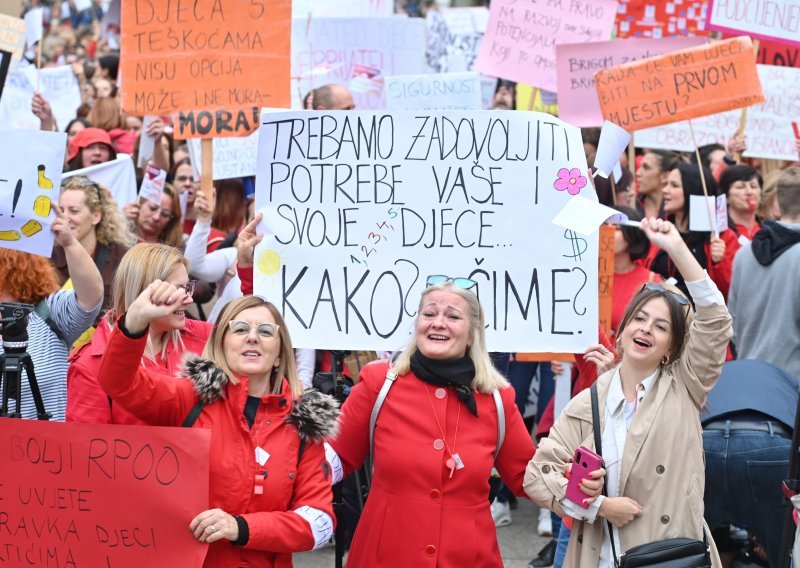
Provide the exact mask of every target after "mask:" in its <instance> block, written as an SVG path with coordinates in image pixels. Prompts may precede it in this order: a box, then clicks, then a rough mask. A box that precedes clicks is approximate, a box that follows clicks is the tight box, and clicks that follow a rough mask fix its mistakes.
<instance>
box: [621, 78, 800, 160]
mask: <svg viewBox="0 0 800 568" xmlns="http://www.w3.org/2000/svg"><path fill="white" fill-rule="evenodd" d="M758 76H759V78H760V79H761V85H762V86H763V87H764V93H765V95H766V97H767V99H766V101H765V102H764V103H762V104H758V105H755V106H753V107H751V108H750V109H749V110H748V113H747V126H746V128H745V132H746V133H747V151H746V152H745V153H744V155H745V156H746V157H753V158H772V159H776V160H792V161H794V160H796V159H797V157H798V156H797V148H796V146H795V138H794V133H793V132H792V125H791V122H792V120H795V119H796V117H798V116H800V69H794V68H792V67H775V66H772V65H759V66H758ZM741 114H742V113H741V112H740V111H730V112H724V113H718V114H713V115H711V116H704V117H700V118H698V119H695V120H692V126H693V127H694V132H695V138H696V139H697V144H698V145H700V146H703V145H705V144H713V143H720V144H723V145H727V142H728V140H729V139H730V138H731V137H733V135H734V134H735V133H736V131H737V129H738V128H739V121H740V119H741ZM636 143H637V144H638V145H640V146H643V147H645V148H656V149H665V150H680V151H693V150H694V145H693V144H692V136H691V133H690V132H689V126H688V125H687V124H686V123H674V124H667V125H664V126H659V127H656V128H647V129H645V130H640V131H638V132H637V133H636Z"/></svg>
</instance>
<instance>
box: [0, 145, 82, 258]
mask: <svg viewBox="0 0 800 568" xmlns="http://www.w3.org/2000/svg"><path fill="white" fill-rule="evenodd" d="M66 147H67V135H66V134H64V133H61V132H42V131H40V130H3V131H0V148H2V152H0V247H3V248H10V249H15V250H21V251H24V252H30V253H34V254H39V255H42V256H47V257H49V256H50V255H51V254H52V252H53V233H52V232H51V231H50V224H51V223H52V220H53V219H54V218H55V212H53V211H52V203H53V202H55V203H58V194H59V190H60V188H61V170H62V168H63V166H64V151H65V149H66Z"/></svg>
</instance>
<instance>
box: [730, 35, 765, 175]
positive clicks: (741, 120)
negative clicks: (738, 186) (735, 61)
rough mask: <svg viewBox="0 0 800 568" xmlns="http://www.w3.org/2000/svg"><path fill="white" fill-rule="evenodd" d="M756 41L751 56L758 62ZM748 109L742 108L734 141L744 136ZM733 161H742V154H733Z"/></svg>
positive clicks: (755, 40)
mask: <svg viewBox="0 0 800 568" xmlns="http://www.w3.org/2000/svg"><path fill="white" fill-rule="evenodd" d="M758 45H759V43H758V40H757V39H754V40H753V55H754V56H755V58H756V60H758ZM749 108H750V107H744V108H743V109H742V115H741V116H740V117H739V128H737V129H736V134H734V135H733V138H734V140H735V139H736V138H739V137H740V136H741V135H742V134H744V129H745V127H746V126H747V110H748V109H749ZM733 159H734V160H736V162H737V163H740V162H741V161H742V153H741V152H734V153H733Z"/></svg>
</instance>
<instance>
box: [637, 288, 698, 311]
mask: <svg viewBox="0 0 800 568" xmlns="http://www.w3.org/2000/svg"><path fill="white" fill-rule="evenodd" d="M642 290H649V291H650V292H659V293H661V294H670V295H671V296H672V297H673V298H675V301H677V302H678V303H679V304H680V305H681V306H689V305H691V304H690V303H689V300H687V299H686V298H684V297H683V296H682V295H681V294H678V293H677V292H673V291H672V290H667V289H666V288H664V287H663V286H660V285H658V284H645V285H643V286H642V289H641V290H639V291H640V292H641V291H642Z"/></svg>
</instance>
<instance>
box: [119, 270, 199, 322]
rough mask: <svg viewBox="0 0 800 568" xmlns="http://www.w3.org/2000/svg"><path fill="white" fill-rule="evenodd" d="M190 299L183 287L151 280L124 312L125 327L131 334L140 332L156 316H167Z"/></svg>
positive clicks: (179, 308) (180, 308)
mask: <svg viewBox="0 0 800 568" xmlns="http://www.w3.org/2000/svg"><path fill="white" fill-rule="evenodd" d="M190 300H191V296H189V295H188V294H187V293H186V290H185V289H183V288H178V287H176V286H175V285H174V284H170V283H169V282H164V281H162V280H155V281H153V282H152V283H151V284H150V285H149V286H148V287H147V288H145V289H144V291H142V293H141V294H139V297H138V298H136V299H135V300H134V301H133V303H132V304H131V306H130V307H129V308H128V311H127V313H126V314H125V328H126V329H127V330H128V331H129V332H130V333H132V334H134V335H138V334H140V333H142V332H143V331H144V330H145V329H147V326H148V325H150V322H151V321H153V320H154V319H156V318H160V317H163V316H168V315H170V314H172V313H174V312H176V311H178V310H182V309H183V308H184V306H185V305H186V304H187V303H188V302H189V301H190Z"/></svg>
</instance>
